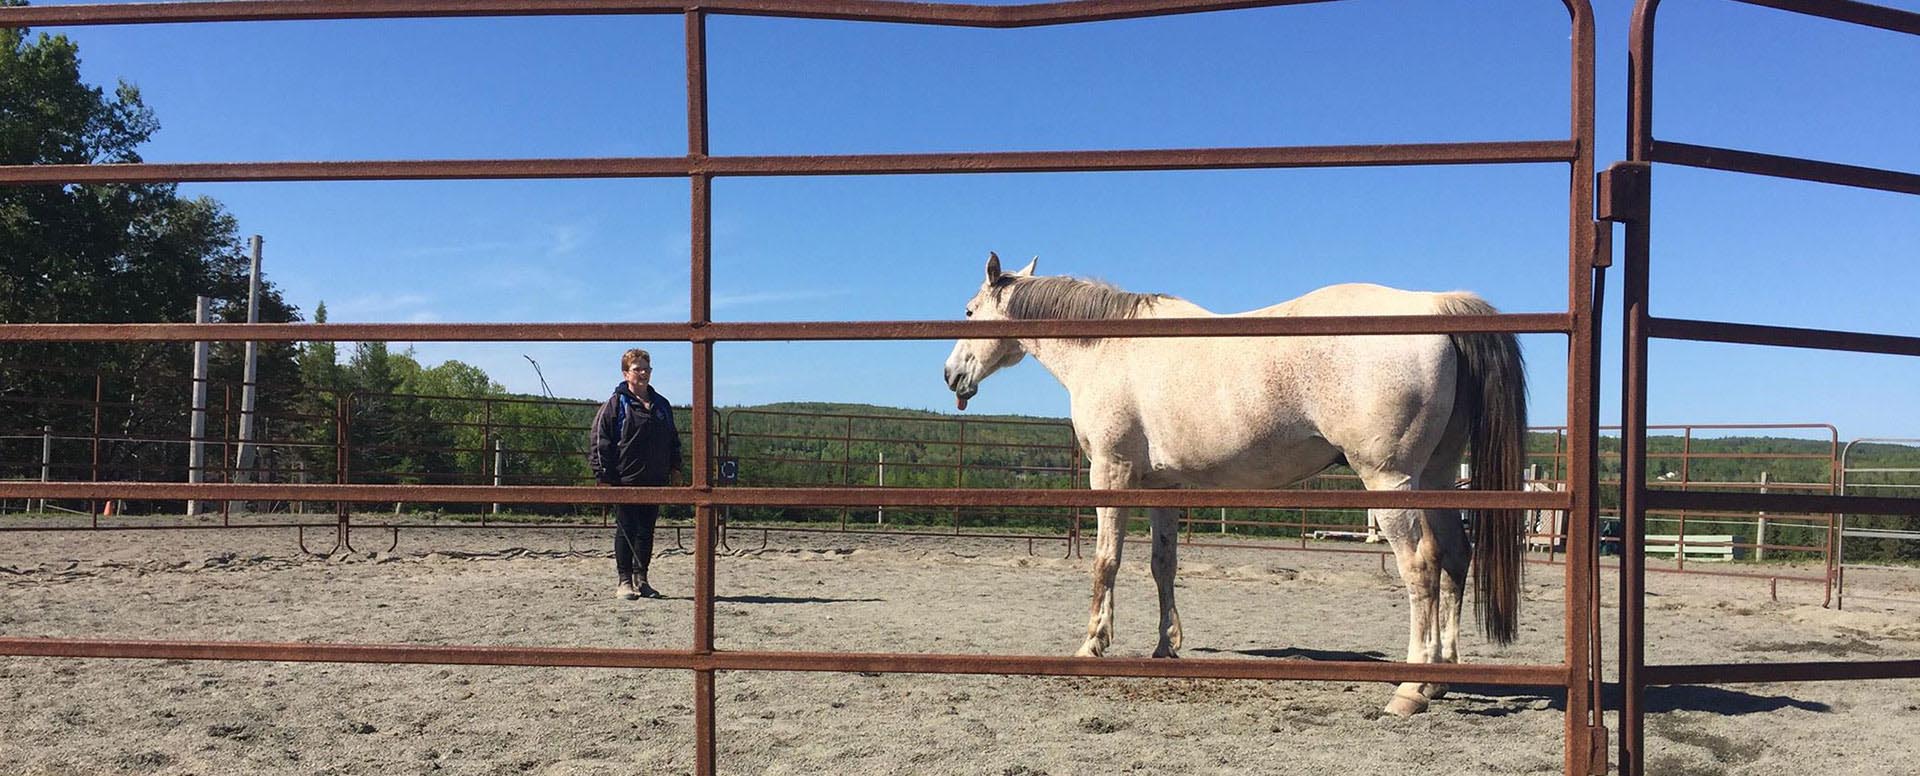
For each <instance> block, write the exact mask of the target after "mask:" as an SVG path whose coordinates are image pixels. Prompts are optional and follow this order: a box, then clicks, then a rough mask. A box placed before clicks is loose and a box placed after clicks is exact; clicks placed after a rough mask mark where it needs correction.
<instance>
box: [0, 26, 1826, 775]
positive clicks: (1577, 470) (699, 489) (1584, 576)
mask: <svg viewBox="0 0 1920 776" xmlns="http://www.w3.org/2000/svg"><path fill="white" fill-rule="evenodd" d="M1319 1H1321V0H1268V1H1266V2H1260V1H1257V0H1237V1H1236V0H1229V1H1224V2H1223V1H1219V0H1212V1H1209V0H1076V1H1075V2H1060V3H1039V4H1029V5H1011V6H987V5H945V4H932V3H904V2H882V1H881V0H713V1H711V2H707V1H702V2H692V1H691V0H682V1H681V2H671V3H669V2H642V1H629V2H622V1H620V0H550V1H536V0H371V1H358V0H355V1H350V0H278V1H275V2H267V1H265V0H236V1H234V2H189V3H173V4H156V3H132V4H99V5H68V6H38V7H9V8H0V26H12V27H20V26H27V25H40V26H50V25H51V26H57V25H88V24H148V23H171V22H187V21H255V20H291V19H322V18H341V19H346V18H361V19H365V18H399V17H457V16H525V15H571V14H607V15H616V14H674V13H681V14H685V15H686V18H687V31H688V46H687V70H688V82H689V95H688V98H689V99H688V127H689V149H688V153H687V155H685V156H681V157H627V158H604V159H481V160H429V161H344V162H271V163H246V162H232V163H226V162H214V163H200V164H192V163H190V164H155V165H146V164H139V165H106V166H80V167H61V166H28V167H19V166H14V167H0V184H16V185H17V184H48V183H100V182H115V181H120V182H147V181H152V182H160V181H168V182H189V181H265V180H363V179H448V178H457V179H496V178H587V177H624V178H648V177H686V178H688V179H689V180H690V183H691V186H692V187H693V189H694V200H695V207H694V208H693V222H694V223H693V230H694V235H695V239H694V250H693V251H692V258H691V262H692V287H691V291H692V297H693V302H692V307H691V308H690V309H691V313H690V315H689V320H688V321H687V322H684V323H671V324H505V325H494V324H424V325H422V324H345V325H342V324H327V325H321V326H303V325H278V326H279V327H278V328H276V325H272V324H249V325H221V326H218V327H199V328H194V327H192V326H191V325H179V324H88V325H66V326H62V325H58V324H5V325H0V341H174V342H183V341H196V340H205V341H245V340H254V341H312V340H322V341H324V340H327V339H335V340H340V341H344V340H362V341H366V340H415V341H492V340H512V341H527V340H531V341H630V340H679V341H687V342H690V343H693V345H694V366H695V369H694V375H693V380H694V383H695V391H694V396H695V399H694V411H695V414H696V420H695V426H696V430H697V431H698V430H700V429H703V428H705V426H704V425H703V424H706V423H707V422H708V417H707V415H706V413H707V412H708V411H710V410H711V403H712V393H711V386H712V378H713V375H712V348H713V346H714V343H716V342H722V341H753V340H805V339H845V340H860V339H867V340H871V339H947V338H977V337H1062V336H1064V337H1086V336H1298V335H1362V334H1376V335H1377V334H1411V333H1468V332H1511V333H1556V334H1564V335H1567V336H1568V337H1569V339H1570V346H1569V350H1568V362H1569V363H1568V366H1569V373H1568V374H1569V379H1568V394H1567V395H1568V418H1569V420H1570V425H1571V426H1572V427H1573V428H1572V429H1571V431H1570V433H1569V442H1570V451H1569V455H1568V463H1569V467H1568V468H1569V474H1568V480H1569V481H1570V482H1571V483H1572V488H1571V491H1570V492H1568V493H1540V492H1531V493H1504V492H1493V491H1479V492H1460V491H1445V492H1413V493H1363V492H1354V493H1327V492H1315V491H1220V492H1208V493H1168V492H1153V491H1145V492H1141V491H1114V492H1065V491H1053V492H1046V493H1040V492H1033V491H1025V492H1020V491H1016V492H1011V493H1008V492H1002V493H992V492H983V491H963V490H902V489H889V490H888V491H887V492H886V493H884V494H878V493H873V492H870V491H866V490H862V489H846V488H840V489H832V488H817V489H751V488H739V489H736V488H727V489H722V490H715V489H713V488H712V487H711V485H712V482H711V479H712V478H711V472H710V464H711V461H710V458H711V456H710V455H707V454H703V453H701V451H704V450H706V448H707V447H708V446H710V445H711V443H712V439H711V438H710V435H709V434H708V433H706V432H705V431H700V433H696V435H695V442H694V448H695V451H696V453H697V455H696V459H697V460H696V461H695V465H694V469H695V471H694V473H693V474H694V476H693V484H692V485H691V486H689V487H686V488H659V489H591V488H541V487H512V488H500V489H494V488H463V487H460V486H427V487H420V486H352V485H334V486H325V485H319V486H284V485H247V486H232V485H213V486H199V487H195V488H188V489H185V490H178V491H175V490H169V489H168V488H173V487H179V486H170V485H165V484H156V483H100V484H98V486H95V487H101V488H103V491H102V492H105V491H111V493H112V495H113V496H114V497H141V496H142V494H144V495H145V497H147V498H159V497H168V496H170V495H171V497H175V498H198V499H208V498H228V499H233V498H247V499H266V498H273V497H274V496H276V495H281V496H283V497H286V498H294V499H308V500H333V501H337V502H339V504H340V507H339V508H340V510H341V511H340V530H341V531H342V535H343V537H344V532H345V531H346V530H347V513H346V507H347V505H348V504H349V503H350V502H353V501H361V500H375V501H392V500H407V501H415V502H459V501H465V502H471V503H480V502H503V503H528V502H543V501H544V502H569V503H692V504H694V505H695V506H696V510H695V511H696V515H697V516H698V517H699V519H698V523H699V530H698V531H697V533H698V534H699V539H698V545H699V550H698V551H697V552H696V557H697V558H698V559H699V560H697V561H696V565H697V566H700V564H705V565H704V566H700V567H699V570H698V571H697V573H696V580H695V591H696V592H695V596H696V598H698V599H700V600H699V602H698V603H699V605H700V606H702V607H707V610H708V611H709V612H710V611H711V610H710V607H711V606H712V595H713V590H712V584H711V580H712V577H711V575H712V566H711V562H712V559H711V558H710V555H711V551H712V548H713V543H714V539H715V530H716V523H717V520H715V516H714V514H713V509H712V508H713V507H714V506H719V505H731V504H743V505H753V504H792V505H823V506H838V505H849V504H854V505H878V504H903V505H914V504H925V505H936V506H938V505H953V506H962V505H984V504H1016V505H1018V504H1031V505H1058V506H1089V505H1093V506H1099V505H1108V506H1176V507H1177V506H1196V505H1198V506H1269V505H1280V504H1284V505H1302V506H1311V507H1360V506H1379V507H1409V508H1456V507H1470V508H1488V507H1513V508H1533V509H1569V508H1571V509H1573V510H1574V511H1575V513H1576V514H1575V517H1574V518H1573V519H1572V520H1571V521H1570V524H1571V525H1572V526H1573V531H1572V537H1571V540H1570V551H1571V552H1574V553H1576V554H1581V553H1586V552H1587V551H1588V550H1590V549H1591V543H1590V541H1589V536H1590V533H1591V525H1590V523H1591V522H1592V520H1593V517H1594V512H1595V509H1594V504H1595V502H1594V497H1593V491H1594V480H1595V476H1596V475H1595V472H1596V467H1595V466H1594V465H1593V462H1594V461H1595V460H1596V455H1597V453H1596V450H1597V443H1596V441H1595V439H1596V434H1595V433H1594V432H1593V428H1594V426H1595V421H1594V418H1595V414H1596V408H1595V407H1594V401H1595V398H1594V397H1595V396H1596V395H1597V387H1596V384H1595V382H1594V380H1595V378H1594V371H1593V366H1594V364H1595V362H1596V360H1597V356H1596V351H1595V350H1594V348H1596V347H1597V342H1598V337H1597V334H1596V331H1597V329H1596V323H1595V321H1596V315H1595V304H1596V301H1597V300H1598V298H1599V294H1600V286H1599V283H1598V281H1599V279H1600V277H1601V276H1598V275H1590V274H1589V273H1590V271H1591V269H1592V267H1591V266H1589V265H1590V264H1592V263H1593V262H1594V259H1595V258H1596V256H1595V252H1594V251H1595V246H1596V244H1598V243H1599V242H1601V239H1600V237H1599V232H1598V231H1597V230H1596V229H1595V227H1594V224H1593V223H1592V222H1591V220H1590V212H1591V210H1592V204H1593V203H1592V185H1593V136H1594V131H1593V64H1594V55H1593V19H1592V9H1591V7H1590V6H1589V5H1588V3H1587V2H1586V0H1563V2H1562V4H1563V5H1564V6H1565V8H1566V9H1567V11H1568V13H1569V16H1570V17H1571V21H1572V34H1571V35H1570V36H1569V38H1570V46H1569V49H1570V54H1571V59H1572V68H1571V80H1572V84H1571V96H1572V99H1571V109H1570V112H1571V116H1570V119H1571V129H1570V133H1569V136H1568V137H1567V138H1566V139H1564V140H1519V141H1507V142H1487V143H1435V144H1407V145H1348V146H1304V147H1258V148H1210V149H1167V150H1106V151H1040V152H1000V153H966V152H963V153H939V154H880V155H847V156H737V157H712V156H709V155H708V153H707V148H706V147H705V125H706V121H707V118H708V117H707V115H706V110H707V105H706V99H705V98H706V94H705V90H704V72H705V67H706V56H707V53H706V49H705V46H704V35H705V28H704V19H705V17H706V16H707V15H709V14H732V15H747V16H778V17H802V18H822V19H839V20H857V21H882V22H897V23H910V24H934V25H959V26H973V27H991V28H1013V27H1031V26H1040V25H1051V24H1067V23H1074V22H1086V21H1100V20H1111V19H1126V18H1140V17H1148V16H1160V15H1168V14H1180V13H1193V12H1201V11H1222V10H1233V9H1242V8H1256V7H1270V6H1283V5H1297V4H1304V3H1307V2H1319ZM1807 2H1811V0H1807ZM1816 5H1817V4H1816ZM1636 126H1639V125H1636ZM1539 162H1547V163H1563V164H1568V165H1569V166H1570V167H1571V168H1572V169H1571V173H1572V175H1571V183H1570V185H1569V190H1568V202H1569V237H1568V249H1569V258H1568V265H1567V266H1568V267H1569V272H1570V275H1569V285H1568V289H1569V296H1568V308H1567V312H1565V313H1555V314H1521V315H1505V316H1473V317H1464V318H1445V319H1418V318H1320V319H1291V320H1285V321H1276V320H1274V319H1267V320H1263V321H1252V320H1239V321H1236V320H1232V319H1226V320H1208V321H1129V322H1062V321H1025V322H1000V323H994V324H971V323H968V324H963V323H960V322H954V323H945V322H868V323H843V322H815V323H797V324H785V323H783V324H768V323H714V322H712V321H710V320H709V318H710V315H709V313H710V308H709V304H710V302H711V288H710V281H711V278H710V277H709V274H710V267H709V264H708V260H709V258H710V257H709V256H707V252H708V251H709V250H710V247H709V246H708V245H706V239H705V234H706V231H707V230H708V229H709V228H710V226H711V213H710V212H709V207H708V204H707V197H708V196H709V194H710V185H711V179H712V178H713V177H719V176H772V175H878V174H908V173H988V172H991V173H1002V172H1048V171H1058V172H1067V171H1101V170H1129V171H1131V170H1176V169H1182V170H1184V169H1239V168H1288V167H1324V166H1369V165H1428V164H1493V163H1539ZM338 412H339V413H340V414H341V416H342V418H345V417H348V416H350V415H351V412H352V407H351V406H349V405H348V404H347V403H346V402H345V401H341V402H340V403H339V409H338ZM344 424H345V420H342V421H341V426H342V427H344ZM336 445H337V449H338V458H339V460H340V461H341V462H342V463H341V469H340V471H339V473H338V475H339V480H340V481H341V482H345V481H347V475H348V472H347V471H346V470H345V468H344V467H345V464H344V462H345V460H346V458H347V453H348V452H349V451H348V450H347V442H346V439H345V438H344V435H343V436H342V438H341V439H339V440H337V442H336ZM1076 466H1077V461H1076ZM44 487H47V488H50V489H51V490H49V491H48V492H49V493H65V492H67V491H66V490H61V489H65V488H74V487H79V486H75V485H73V484H71V483H60V484H49V485H47V486H44ZM0 491H4V492H6V493H8V494H19V493H27V492H28V491H27V490H26V489H25V486H24V485H23V486H15V485H13V484H8V485H6V486H4V487H0ZM613 491H624V492H613ZM36 492H37V491H36ZM88 492H90V493H91V492H93V491H88ZM174 494H185V495H174ZM56 497H57V496H56ZM82 497H85V496H82ZM1075 530H1077V521H1076V525H1075ZM1589 554H1590V553H1589ZM1588 560H1589V561H1591V562H1593V563H1597V560H1594V559H1592V558H1589V559H1588ZM1567 574H1568V586H1567V607H1566V608H1567V611H1568V619H1567V623H1566V627H1567V639H1566V647H1567V662H1566V663H1565V664H1564V665H1559V666H1485V665H1476V666H1461V665H1449V664H1441V665H1433V664H1423V665H1404V664H1397V663H1396V664H1373V663H1362V664H1341V663H1318V662H1299V661H1147V660H1132V661H1129V660H1101V661H1085V660H1078V659H1071V658H1020V657H992V656H938V655H934V656H911V655H907V656H901V655H832V654H828V655H819V654H800V653H727V652H710V651H708V650H707V649H702V648H700V647H702V646H705V647H708V648H710V645H711V639H710V634H709V635H708V636H707V637H706V638H704V639H703V638H702V635H701V634H700V633H698V632H696V636H695V647H696V648H695V649H693V650H690V651H689V652H686V653H676V652H655V653H644V652H634V651H618V650H615V651H606V650H601V651H594V650H584V651H583V650H555V651H552V652H550V653H536V652H529V651H528V650H526V649H524V648H485V647H470V648H432V647H381V646H371V647H368V649H371V650H376V651H373V652H353V651H351V649H352V645H345V648H346V649H348V650H349V651H344V652H338V651H337V652H330V653H326V654H329V655H332V656H334V657H341V656H355V657H356V658H359V659H366V660H379V661H381V662H387V661H388V660H389V659H414V660H425V661H429V662H431V661H442V662H448V661H454V660H456V659H463V660H476V661H479V662H482V663H499V662H501V661H507V660H514V659H518V660H528V661H532V660H541V661H546V660H570V661H575V662H569V663H566V664H567V665H576V664H587V663H591V662H592V661H596V660H597V661H623V662H621V663H620V665H624V666H655V667H668V668H682V669H691V670H692V671H694V672H695V684H696V687H695V693H696V739H697V741H696V747H697V755H696V768H695V770H696V772H697V773H701V774H709V773H713V772H715V771H716V770H717V765H716V762H715V758H716V748H715V746H714V735H715V731H714V725H713V724H712V713H713V704H714V688H713V672H715V671H717V670H756V669H759V670H823V671H836V670H888V671H929V672H969V673H981V672H984V673H1030V674H1035V675H1121V676H1191V677H1219V678H1276V679H1286V678H1292V679H1354V678H1370V679H1377V680H1380V681H1406V680H1411V681H1447V682H1484V683H1524V684H1539V685H1554V686H1562V687H1565V688H1566V689H1567V693H1568V695H1567V697H1568V701H1569V702H1568V708H1569V714H1568V717H1567V723H1566V724H1567V741H1568V744H1567V746H1566V748H1565V750H1566V755H1565V756H1566V758H1567V765H1566V771H1567V772H1569V773H1577V772H1587V771H1588V770H1590V769H1591V768H1592V766H1593V762H1592V758H1591V757H1590V753H1589V752H1588V751H1587V749H1588V747H1587V746H1584V745H1582V744H1584V743H1585V742H1588V741H1591V740H1593V739H1592V736H1591V735H1590V734H1591V733H1592V732H1593V730H1595V729H1596V727H1597V724H1598V722H1597V718H1596V717H1595V716H1593V715H1592V711H1593V709H1590V708H1589V702H1590V701H1592V702H1597V699H1598V697H1599V695H1598V693H1597V691H1596V692H1589V690H1590V689H1594V690H1597V684H1595V685H1591V686H1590V684H1589V682H1597V675H1595V674H1594V672H1593V671H1592V670H1591V669H1592V668H1593V665H1592V663H1593V658H1592V656H1593V655H1594V654H1595V653H1594V652H1593V651H1592V650H1595V649H1597V639H1595V638H1594V636H1593V630H1592V629H1593V627H1594V625H1595V623H1597V617H1596V616H1594V613H1593V612H1592V611H1591V609H1592V607H1593V606H1594V605H1595V604H1594V601H1595V600H1596V599H1595V597H1594V596H1593V595H1591V593H1592V592H1593V590H1594V584H1593V583H1594V580H1595V579H1596V578H1597V570H1596V569H1595V568H1594V567H1592V566H1590V565H1583V566H1580V567H1578V568H1576V564H1573V563H1569V564H1568V572H1567ZM698 619H700V618H699V617H696V620H698ZM707 619H708V621H709V622H708V623H705V624H698V623H697V627H696V631H700V630H702V629H703V628H704V626H710V616H709V617H708V618H707ZM29 642H31V643H29ZM118 643H119V644H122V645H125V644H131V643H132V642H118ZM81 644H82V642H73V641H64V642H62V641H54V640H0V651H5V650H9V649H23V650H24V649H79V648H81V647H80V646H77V645H81ZM87 644H91V646H90V647H87V648H89V649H95V650H108V649H111V648H110V647H106V646H102V644H103V643H102V642H87ZM49 645H51V646H49ZM250 647H261V648H262V649H266V650H269V651H271V650H275V649H278V650H281V651H280V652H279V653H278V654H282V655H291V656H303V655H304V656H307V657H304V658H302V657H283V658H268V657H259V656H257V654H255V653H251V652H248V651H247V650H248V649H249V648H250ZM316 648H318V647H316V646H315V645H233V644H226V645H222V644H211V645H200V646H199V647H181V649H188V650H191V649H200V650H203V651H202V652H199V653H196V655H195V656H198V657H209V658H211V657H217V655H216V654H215V653H220V652H221V651H222V650H240V651H228V652H226V653H224V654H226V655H227V656H228V657H230V658H232V659H242V658H243V657H244V659H327V658H325V657H320V656H318V655H320V654H321V653H316V652H311V651H305V652H303V651H299V650H302V649H305V650H312V649H316ZM123 649H133V648H131V647H123ZM382 649H386V650H396V651H388V652H378V651H377V650H382ZM447 649H466V650H468V652H465V653H454V652H447V651H435V650H447ZM205 650H211V652H207V651H205ZM422 650H425V651H422ZM28 654H38V653H28ZM145 654H148V653H146V652H137V651H136V652H125V653H123V654H122V656H129V657H133V656H142V655H145ZM527 664H542V665H544V664H548V663H544V662H541V663H527ZM1576 742H1579V743H1576Z"/></svg>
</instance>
